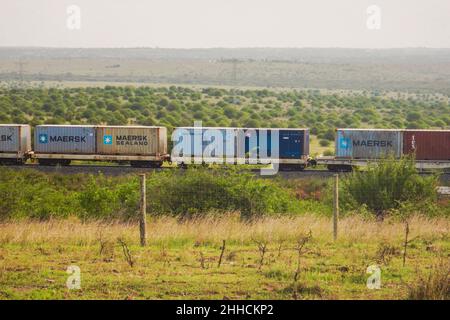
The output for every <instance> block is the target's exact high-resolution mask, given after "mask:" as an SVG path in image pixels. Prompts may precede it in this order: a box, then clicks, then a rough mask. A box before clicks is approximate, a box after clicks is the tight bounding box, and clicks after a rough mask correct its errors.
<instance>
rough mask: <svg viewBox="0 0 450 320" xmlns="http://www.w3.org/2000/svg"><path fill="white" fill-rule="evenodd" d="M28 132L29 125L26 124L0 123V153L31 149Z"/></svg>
mask: <svg viewBox="0 0 450 320" xmlns="http://www.w3.org/2000/svg"><path fill="white" fill-rule="evenodd" d="M30 132H31V129H30V126H29V125H26V124H0V153H22V154H25V153H27V152H29V151H30V150H31V133H30ZM0 158H1V154H0Z"/></svg>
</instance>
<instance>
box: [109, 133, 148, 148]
mask: <svg viewBox="0 0 450 320" xmlns="http://www.w3.org/2000/svg"><path fill="white" fill-rule="evenodd" d="M116 143H117V144H118V145H122V146H127V145H131V146H146V145H148V140H147V136H135V135H128V136H116Z"/></svg>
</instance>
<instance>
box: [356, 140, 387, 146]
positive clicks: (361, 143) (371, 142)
mask: <svg viewBox="0 0 450 320" xmlns="http://www.w3.org/2000/svg"><path fill="white" fill-rule="evenodd" d="M353 146H354V147H382V148H392V146H393V145H392V141H389V140H353Z"/></svg>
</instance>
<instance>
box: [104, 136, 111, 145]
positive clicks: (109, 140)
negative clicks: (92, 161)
mask: <svg viewBox="0 0 450 320" xmlns="http://www.w3.org/2000/svg"><path fill="white" fill-rule="evenodd" d="M112 142H113V139H112V136H111V135H104V136H103V144H112Z"/></svg>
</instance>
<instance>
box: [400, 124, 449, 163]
mask: <svg viewBox="0 0 450 320" xmlns="http://www.w3.org/2000/svg"><path fill="white" fill-rule="evenodd" d="M414 152H415V153H416V160H450V130H405V132H404V133H403V153H404V154H411V153H414Z"/></svg>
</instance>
